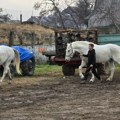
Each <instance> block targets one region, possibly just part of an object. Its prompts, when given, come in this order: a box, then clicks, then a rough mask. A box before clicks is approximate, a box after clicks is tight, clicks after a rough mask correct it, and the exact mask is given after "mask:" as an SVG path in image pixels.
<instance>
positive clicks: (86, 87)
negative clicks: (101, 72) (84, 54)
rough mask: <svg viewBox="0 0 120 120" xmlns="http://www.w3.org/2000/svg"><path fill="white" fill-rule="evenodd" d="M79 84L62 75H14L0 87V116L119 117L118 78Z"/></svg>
mask: <svg viewBox="0 0 120 120" xmlns="http://www.w3.org/2000/svg"><path fill="white" fill-rule="evenodd" d="M119 74H120V73H118V72H116V75H115V77H114V81H113V82H106V83H100V81H96V82H95V83H94V84H89V83H87V84H80V79H79V77H78V76H77V75H76V76H74V77H70V78H66V79H63V78H62V76H61V75H58V76H57V75H56V76H52V75H51V74H50V75H49V74H48V75H45V76H34V77H25V78H24V77H16V78H14V80H13V82H12V84H11V85H8V84H7V83H6V82H4V83H3V84H2V85H1V87H0V120H120V79H119Z"/></svg>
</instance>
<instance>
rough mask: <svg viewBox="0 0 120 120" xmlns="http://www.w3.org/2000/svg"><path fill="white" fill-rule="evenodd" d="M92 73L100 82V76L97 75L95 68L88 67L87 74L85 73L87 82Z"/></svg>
mask: <svg viewBox="0 0 120 120" xmlns="http://www.w3.org/2000/svg"><path fill="white" fill-rule="evenodd" d="M90 71H92V73H93V74H94V76H95V77H96V78H97V79H99V80H100V75H99V74H98V73H97V71H96V69H95V66H93V67H89V66H88V67H87V69H86V72H85V80H87V78H88V75H89V72H90Z"/></svg>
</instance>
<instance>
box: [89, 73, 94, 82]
mask: <svg viewBox="0 0 120 120" xmlns="http://www.w3.org/2000/svg"><path fill="white" fill-rule="evenodd" d="M91 74H92V77H91V79H90V82H94V81H95V76H94V74H93V73H92V72H91Z"/></svg>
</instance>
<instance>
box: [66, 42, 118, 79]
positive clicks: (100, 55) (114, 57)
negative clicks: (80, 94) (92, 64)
mask: <svg viewBox="0 0 120 120" xmlns="http://www.w3.org/2000/svg"><path fill="white" fill-rule="evenodd" d="M89 44H90V42H87V41H76V42H72V43H68V44H67V48H66V56H65V60H67V61H70V59H71V58H72V57H73V55H74V53H75V52H79V53H80V56H81V59H82V62H81V65H80V66H79V75H80V77H81V78H84V76H83V74H82V68H83V67H84V66H85V65H86V64H87V59H86V58H85V57H83V54H85V55H86V54H87V53H88V46H89ZM92 44H93V43H92ZM94 49H95V51H96V63H106V62H108V63H109V67H110V71H111V74H110V76H109V77H108V79H107V80H108V81H112V79H113V75H114V71H115V65H114V62H117V63H118V64H120V46H118V45H114V44H106V45H96V44H94ZM90 81H94V75H93V74H92V79H91V80H90Z"/></svg>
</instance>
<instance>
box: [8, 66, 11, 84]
mask: <svg viewBox="0 0 120 120" xmlns="http://www.w3.org/2000/svg"><path fill="white" fill-rule="evenodd" d="M8 75H9V84H11V80H12V76H11V72H10V67H9V68H8Z"/></svg>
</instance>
